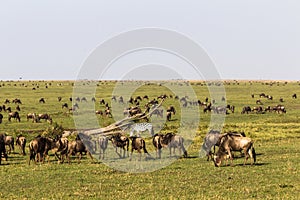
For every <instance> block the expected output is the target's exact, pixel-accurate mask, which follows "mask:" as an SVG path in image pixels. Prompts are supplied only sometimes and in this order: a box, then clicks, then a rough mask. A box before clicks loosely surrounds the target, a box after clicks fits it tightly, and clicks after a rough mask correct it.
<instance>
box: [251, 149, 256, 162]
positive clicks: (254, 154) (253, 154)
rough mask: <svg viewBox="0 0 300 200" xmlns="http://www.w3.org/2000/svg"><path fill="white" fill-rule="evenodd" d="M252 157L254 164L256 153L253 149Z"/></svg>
mask: <svg viewBox="0 0 300 200" xmlns="http://www.w3.org/2000/svg"><path fill="white" fill-rule="evenodd" d="M252 156H253V161H254V163H255V162H256V153H255V149H254V147H252Z"/></svg>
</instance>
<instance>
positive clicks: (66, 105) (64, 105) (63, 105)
mask: <svg viewBox="0 0 300 200" xmlns="http://www.w3.org/2000/svg"><path fill="white" fill-rule="evenodd" d="M63 108H67V109H68V108H69V105H68V103H63V104H62V105H61V109H63Z"/></svg>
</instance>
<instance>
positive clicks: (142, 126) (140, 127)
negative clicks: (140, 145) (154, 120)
mask: <svg viewBox="0 0 300 200" xmlns="http://www.w3.org/2000/svg"><path fill="white" fill-rule="evenodd" d="M147 130H148V131H149V133H150V134H151V135H152V136H153V135H154V130H153V125H152V124H151V123H135V124H132V125H131V126H130V137H132V136H133V134H134V132H137V136H138V137H140V136H141V134H140V133H141V132H144V131H147Z"/></svg>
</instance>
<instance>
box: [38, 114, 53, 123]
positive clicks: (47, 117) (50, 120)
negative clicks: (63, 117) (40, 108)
mask: <svg viewBox="0 0 300 200" xmlns="http://www.w3.org/2000/svg"><path fill="white" fill-rule="evenodd" d="M38 117H39V119H44V120H45V121H48V122H49V123H50V124H51V123H52V117H51V116H50V115H49V114H47V113H42V114H38Z"/></svg>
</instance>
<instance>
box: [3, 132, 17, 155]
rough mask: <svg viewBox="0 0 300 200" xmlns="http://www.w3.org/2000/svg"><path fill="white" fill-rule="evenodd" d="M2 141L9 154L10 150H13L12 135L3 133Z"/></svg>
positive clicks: (13, 141) (13, 140)
mask: <svg viewBox="0 0 300 200" xmlns="http://www.w3.org/2000/svg"><path fill="white" fill-rule="evenodd" d="M4 142H5V145H6V146H8V151H6V152H7V153H9V154H10V153H11V152H14V151H15V146H14V144H15V139H14V138H13V136H11V135H6V134H4Z"/></svg>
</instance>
